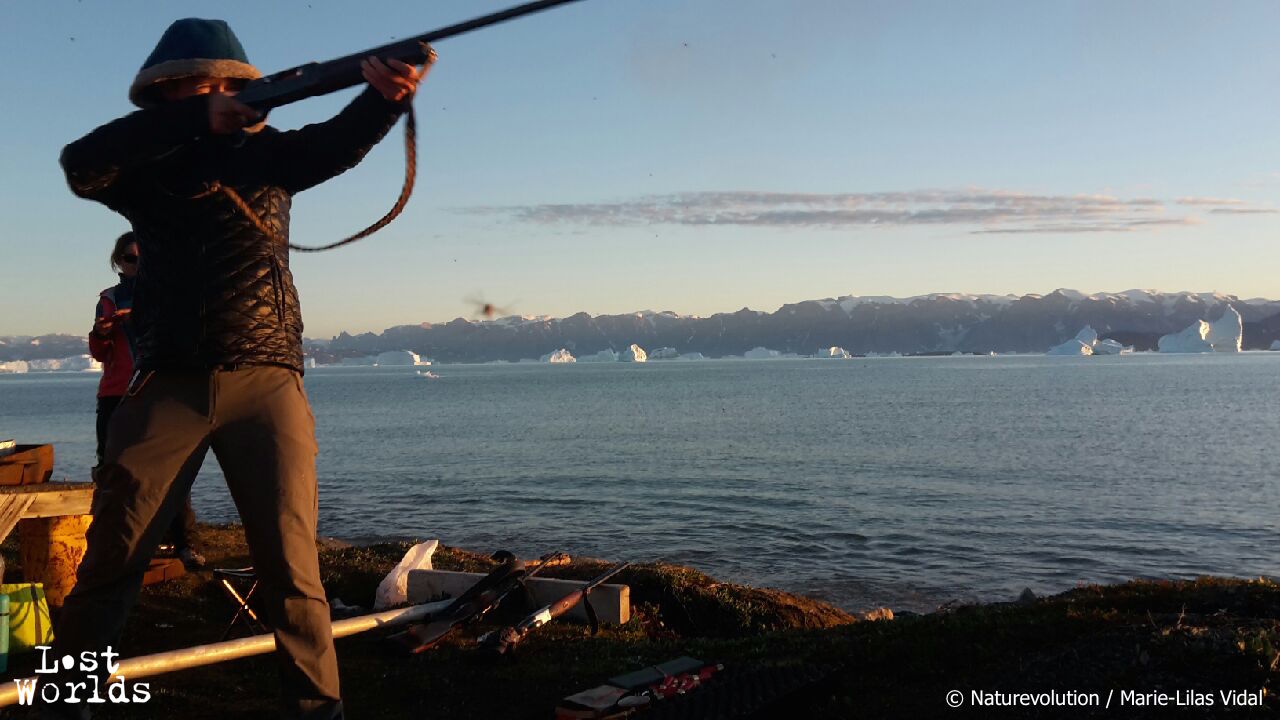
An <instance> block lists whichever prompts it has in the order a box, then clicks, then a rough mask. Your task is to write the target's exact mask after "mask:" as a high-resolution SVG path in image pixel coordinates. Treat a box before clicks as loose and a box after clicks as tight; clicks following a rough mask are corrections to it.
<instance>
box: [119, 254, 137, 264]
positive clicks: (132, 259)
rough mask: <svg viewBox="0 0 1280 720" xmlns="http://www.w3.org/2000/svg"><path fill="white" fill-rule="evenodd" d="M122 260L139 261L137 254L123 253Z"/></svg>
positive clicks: (128, 261)
mask: <svg viewBox="0 0 1280 720" xmlns="http://www.w3.org/2000/svg"><path fill="white" fill-rule="evenodd" d="M120 262H127V263H136V262H138V256H137V255H121V256H120Z"/></svg>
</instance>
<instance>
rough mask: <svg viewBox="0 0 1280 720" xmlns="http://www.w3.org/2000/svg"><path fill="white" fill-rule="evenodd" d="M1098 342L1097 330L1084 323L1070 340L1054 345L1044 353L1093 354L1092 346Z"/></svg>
mask: <svg viewBox="0 0 1280 720" xmlns="http://www.w3.org/2000/svg"><path fill="white" fill-rule="evenodd" d="M1097 343H1098V331H1096V330H1094V329H1093V326H1092V325H1085V326H1084V327H1083V328H1081V330H1080V332H1078V333H1076V336H1075V337H1073V338H1071V339H1070V340H1068V341H1066V342H1064V343H1062V344H1061V345H1054V346H1053V347H1051V348H1049V351H1048V352H1047V353H1045V354H1046V355H1074V356H1077V357H1079V356H1084V355H1092V354H1093V346H1094V345H1096V344H1097Z"/></svg>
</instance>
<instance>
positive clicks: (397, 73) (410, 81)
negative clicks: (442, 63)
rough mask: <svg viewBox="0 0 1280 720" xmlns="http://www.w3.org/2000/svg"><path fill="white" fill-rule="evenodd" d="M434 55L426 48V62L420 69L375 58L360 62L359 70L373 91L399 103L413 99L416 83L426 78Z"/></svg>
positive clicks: (395, 61)
mask: <svg viewBox="0 0 1280 720" xmlns="http://www.w3.org/2000/svg"><path fill="white" fill-rule="evenodd" d="M435 59H436V53H435V51H434V50H430V48H428V53H427V62H426V63H425V64H423V66H422V69H421V70H419V69H418V68H416V67H414V66H412V65H408V64H405V63H402V62H400V61H399V60H396V59H395V58H388V59H387V61H386V62H385V63H384V62H382V61H381V60H379V59H378V58H376V57H370V58H367V59H365V60H362V61H361V62H360V70H361V71H362V73H363V74H364V79H365V80H368V81H369V84H370V85H372V86H373V89H374V90H377V91H378V93H379V94H381V95H382V97H384V98H386V99H387V100H388V101H390V102H400V101H402V100H405V99H407V98H411V97H413V94H414V93H415V92H417V90H418V83H419V82H422V80H423V78H425V77H426V76H427V71H428V70H430V69H431V64H432V63H433V62H435Z"/></svg>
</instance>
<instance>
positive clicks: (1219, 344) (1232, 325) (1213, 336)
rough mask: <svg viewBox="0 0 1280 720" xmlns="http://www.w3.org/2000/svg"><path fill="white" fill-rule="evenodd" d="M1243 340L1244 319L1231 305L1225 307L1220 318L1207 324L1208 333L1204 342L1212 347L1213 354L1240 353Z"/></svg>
mask: <svg viewBox="0 0 1280 720" xmlns="http://www.w3.org/2000/svg"><path fill="white" fill-rule="evenodd" d="M1243 340H1244V319H1243V318H1241V317H1240V312H1239V311H1238V310H1236V309H1235V308H1234V307H1232V306H1231V305H1228V306H1227V309H1226V311H1224V312H1223V313H1222V317H1220V318H1218V319H1217V320H1215V321H1213V322H1211V323H1209V333H1208V335H1206V336H1205V342H1207V343H1209V345H1211V346H1212V347H1213V351H1214V352H1240V344H1241V343H1242V342H1243Z"/></svg>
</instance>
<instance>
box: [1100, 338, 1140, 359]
mask: <svg viewBox="0 0 1280 720" xmlns="http://www.w3.org/2000/svg"><path fill="white" fill-rule="evenodd" d="M1093 354H1094V355H1132V354H1133V346H1132V345H1124V344H1122V343H1120V342H1117V341H1115V340H1099V341H1098V344H1097V345H1094V346H1093Z"/></svg>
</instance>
